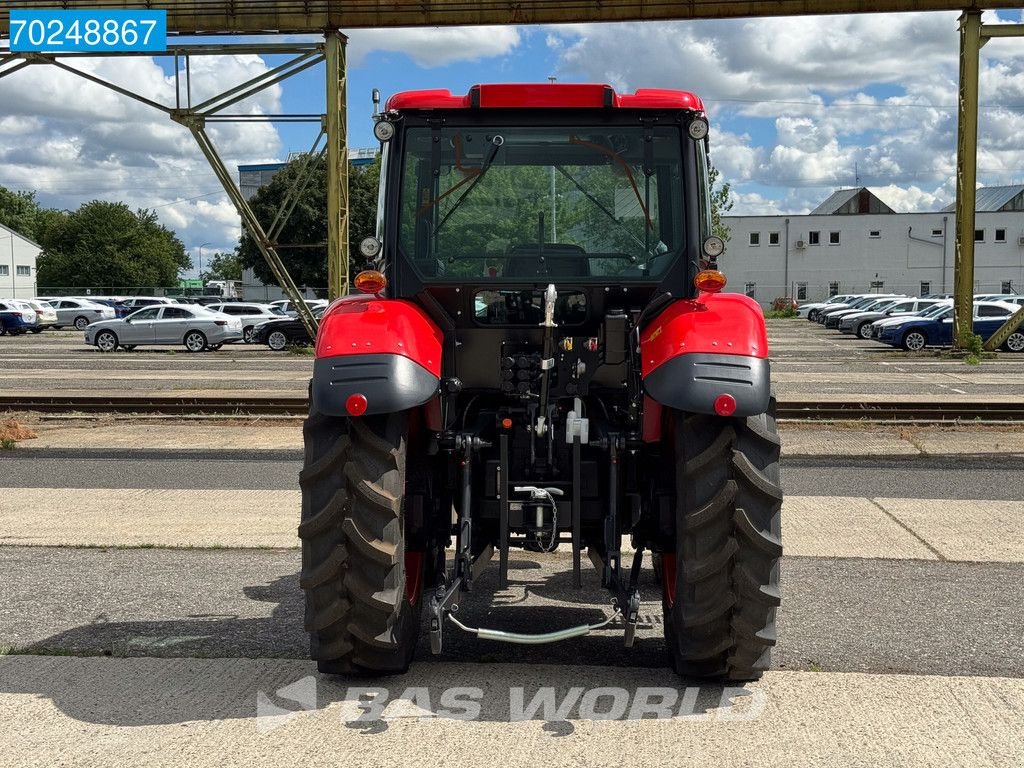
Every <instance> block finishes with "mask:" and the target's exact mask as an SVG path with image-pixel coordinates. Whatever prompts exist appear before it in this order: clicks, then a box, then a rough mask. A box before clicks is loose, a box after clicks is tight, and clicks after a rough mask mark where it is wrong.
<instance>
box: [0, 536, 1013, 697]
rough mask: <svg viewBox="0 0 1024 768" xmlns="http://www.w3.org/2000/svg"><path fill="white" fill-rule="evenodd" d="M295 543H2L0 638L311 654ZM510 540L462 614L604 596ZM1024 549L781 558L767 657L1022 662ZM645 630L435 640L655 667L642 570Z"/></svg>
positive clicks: (503, 653)
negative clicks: (1022, 557) (506, 568)
mask: <svg viewBox="0 0 1024 768" xmlns="http://www.w3.org/2000/svg"><path fill="white" fill-rule="evenodd" d="M299 558H300V555H299V553H298V552H297V551H294V550H292V551H277V550H274V551H264V550H184V551H178V550H139V549H127V550H118V549H111V550H101V549H51V548H45V547H44V548H34V547H25V548H21V547H4V548H3V549H0V572H3V573H4V579H3V580H2V581H0V628H2V629H0V646H5V645H6V646H14V647H16V648H18V649H20V650H22V651H27V652H31V653H50V654H54V653H56V654H60V653H70V654H75V655H105V656H116V657H121V656H180V657H251V658H255V657H291V658H305V657H306V654H307V650H308V648H307V640H306V636H305V634H304V632H303V629H302V614H303V609H302V594H301V591H300V589H299V586H298V576H297V571H298V569H299V566H300V563H299ZM584 573H585V578H584V588H583V590H576V589H574V588H572V587H571V560H569V559H568V558H567V557H565V556H563V555H548V556H543V557H541V556H533V555H523V554H519V555H517V556H516V558H515V560H514V561H513V568H512V569H511V573H510V581H511V584H510V587H509V589H507V590H504V591H501V592H498V591H497V590H496V575H495V574H496V571H495V570H494V569H492V570H489V571H488V572H487V573H486V575H485V577H483V578H482V579H481V580H480V581H479V582H478V583H477V588H476V589H475V590H474V592H473V593H472V594H470V595H468V596H466V597H464V598H463V600H461V601H460V603H461V610H460V611H459V614H458V616H459V618H460V620H461V621H463V622H464V623H467V624H469V625H470V626H479V625H484V626H488V627H491V628H496V629H503V630H507V631H520V632H522V631H526V632H544V631H550V630H553V629H556V628H564V627H566V626H567V625H573V624H577V623H581V624H582V623H593V622H596V621H599V620H600V618H601V617H602V616H603V615H604V614H606V612H607V611H608V605H607V597H606V593H605V592H604V591H603V590H601V589H600V586H599V579H598V575H597V573H596V572H595V571H593V570H592V569H587V570H586V571H585V572H584ZM1022 577H1024V565H1022V564H998V563H997V564H964V563H943V562H924V561H903V562H894V561H887V560H866V559H864V560H862V559H849V560H845V559H820V558H788V557H787V558H785V559H784V562H783V567H782V581H783V589H784V602H783V606H784V607H783V609H782V610H781V611H780V614H779V637H780V640H779V645H778V647H777V649H776V653H775V656H774V664H773V666H774V668H776V669H803V670H824V671H837V672H875V673H905V674H931V675H989V676H1002V677H1024V636H1022V633H1021V627H1022V626H1024V578H1022ZM640 589H641V593H642V595H643V597H644V598H645V600H644V603H643V605H642V608H641V629H640V631H639V637H640V640H639V642H638V643H637V644H636V646H635V647H634V648H633V649H630V650H626V649H623V648H622V636H621V630H620V629H618V628H616V627H614V626H613V627H609V628H607V629H604V630H601V631H599V632H597V633H595V634H592V635H589V636H587V637H584V638H580V639H577V640H574V641H570V642H563V643H559V644H554V645H550V646H544V647H539V648H538V647H529V646H513V645H505V644H498V643H493V642H488V641H484V640H479V639H477V638H475V637H473V636H471V635H467V634H464V633H462V632H460V631H459V630H457V629H455V628H454V627H452V626H451V625H449V627H448V629H447V631H446V634H445V641H446V648H445V652H444V654H443V656H439V657H435V656H432V655H431V654H430V651H429V645H428V644H427V639H426V634H425V633H424V636H423V637H422V639H421V643H420V648H419V650H418V653H417V658H418V660H419V662H420V663H450V662H489V663H505V662H516V663H534V664H573V663H586V664H591V665H598V666H611V667H617V666H634V667H648V668H656V667H664V666H665V664H666V657H665V649H664V641H663V639H662V627H661V605H660V592H659V587H658V586H657V585H656V584H655V583H654V581H653V574H652V573H651V572H650V570H649V569H648V570H645V573H644V577H643V578H642V580H641V583H640Z"/></svg>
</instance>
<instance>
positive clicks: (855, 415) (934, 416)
mask: <svg viewBox="0 0 1024 768" xmlns="http://www.w3.org/2000/svg"><path fill="white" fill-rule="evenodd" d="M0 411H19V412H21V411H34V412H40V413H51V414H52V413H57V414H65V415H67V414H74V413H85V414H96V413H110V414H138V415H146V414H159V415H204V414H205V415H237V416H253V415H274V416H303V415H305V413H306V398H304V397H276V398H260V397H248V398H243V397H176V396H123V397H122V396H117V397H112V396H96V397H89V396H77V395H76V396H73V397H66V396H60V395H0ZM778 418H779V419H782V420H792V421H850V420H853V421H898V422H916V423H940V422H953V421H961V422H963V421H986V422H993V421H996V422H1006V421H1024V401H1020V400H1017V401H998V400H991V401H970V400H961V401H952V400H936V401H926V400H891V401H871V402H864V401H852V400H851V401H847V400H821V401H813V400H800V401H795V400H794V401H787V400H782V401H780V402H779V404H778Z"/></svg>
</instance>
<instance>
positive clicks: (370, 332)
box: [312, 295, 444, 416]
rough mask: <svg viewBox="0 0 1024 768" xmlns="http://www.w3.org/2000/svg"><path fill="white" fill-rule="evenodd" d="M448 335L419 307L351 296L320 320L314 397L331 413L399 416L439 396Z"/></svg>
mask: <svg viewBox="0 0 1024 768" xmlns="http://www.w3.org/2000/svg"><path fill="white" fill-rule="evenodd" d="M443 340H444V334H443V333H442V332H441V330H440V329H439V328H438V327H437V326H436V325H435V324H434V322H433V320H431V319H430V317H429V316H428V315H427V314H426V313H425V312H424V311H423V310H422V309H421V308H420V307H419V306H417V305H416V304H413V303H412V302H410V301H405V300H403V299H383V298H380V297H377V296H370V295H356V296H346V297H345V298H343V299H339V300H338V301H336V302H334V303H333V304H332V305H331V306H330V307H329V308H328V310H327V312H325V313H324V316H323V318H322V319H321V321H320V330H319V332H318V333H317V337H316V358H317V359H316V362H315V363H314V364H313V385H312V396H313V402H314V405H315V406H316V408H317V410H319V411H321V412H322V413H327V414H330V415H337V416H342V415H350V416H362V415H363V414H375V413H393V412H395V411H400V410H406V409H408V408H414V407H416V406H420V405H423V404H424V403H426V402H428V401H429V400H430V399H431V398H433V397H434V395H436V394H437V390H438V385H439V383H440V380H441V349H442V343H443Z"/></svg>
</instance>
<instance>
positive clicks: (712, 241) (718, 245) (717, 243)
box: [703, 235, 725, 259]
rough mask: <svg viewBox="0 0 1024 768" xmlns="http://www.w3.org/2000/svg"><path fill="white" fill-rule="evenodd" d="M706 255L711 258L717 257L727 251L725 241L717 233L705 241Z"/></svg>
mask: <svg viewBox="0 0 1024 768" xmlns="http://www.w3.org/2000/svg"><path fill="white" fill-rule="evenodd" d="M703 249H704V255H705V256H707V257H708V258H711V259H717V258H718V257H719V256H721V255H722V254H723V253H725V241H724V240H723V239H722V238H720V237H718V236H717V235H712V236H711V237H709V238H708V239H707V240H705V241H704V245H703Z"/></svg>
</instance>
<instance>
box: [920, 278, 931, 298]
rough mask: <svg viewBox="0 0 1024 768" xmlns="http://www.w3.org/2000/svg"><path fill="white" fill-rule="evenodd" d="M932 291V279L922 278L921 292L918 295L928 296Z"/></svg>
mask: <svg viewBox="0 0 1024 768" xmlns="http://www.w3.org/2000/svg"><path fill="white" fill-rule="evenodd" d="M931 292H932V284H931V281H930V280H922V281H921V293H920V294H918V295H919V296H927V295H928V294H929V293H931Z"/></svg>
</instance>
